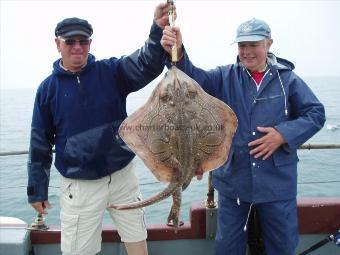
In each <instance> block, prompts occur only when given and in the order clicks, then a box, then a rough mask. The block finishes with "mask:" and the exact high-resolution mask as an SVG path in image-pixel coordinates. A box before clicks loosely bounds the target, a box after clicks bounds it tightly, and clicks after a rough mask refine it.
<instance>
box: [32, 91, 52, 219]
mask: <svg viewBox="0 0 340 255" xmlns="http://www.w3.org/2000/svg"><path fill="white" fill-rule="evenodd" d="M49 112H50V111H49V110H48V107H47V105H46V103H45V102H44V99H43V97H42V95H41V87H40V88H39V90H38V93H37V96H36V99H35V103H34V109H33V117H32V129H31V137H30V149H29V158H28V163H27V172H28V185H27V196H28V202H29V203H31V205H32V207H33V208H34V209H35V210H37V211H38V212H39V213H46V211H45V210H44V209H45V208H49V207H50V204H49V202H48V185H49V177H50V168H51V164H52V158H53V157H52V147H53V144H54V129H53V126H52V124H51V123H52V120H51V118H52V117H51V115H50V114H49Z"/></svg>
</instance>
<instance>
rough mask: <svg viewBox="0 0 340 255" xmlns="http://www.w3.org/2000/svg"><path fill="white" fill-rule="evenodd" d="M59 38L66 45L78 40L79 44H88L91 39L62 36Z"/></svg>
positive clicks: (73, 43) (71, 44)
mask: <svg viewBox="0 0 340 255" xmlns="http://www.w3.org/2000/svg"><path fill="white" fill-rule="evenodd" d="M60 40H62V41H63V42H64V43H65V44H66V45H70V46H73V45H75V44H76V43H77V42H79V44H80V45H89V44H90V41H91V39H80V40H76V39H65V38H62V37H60Z"/></svg>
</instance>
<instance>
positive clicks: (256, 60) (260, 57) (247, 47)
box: [238, 39, 273, 71]
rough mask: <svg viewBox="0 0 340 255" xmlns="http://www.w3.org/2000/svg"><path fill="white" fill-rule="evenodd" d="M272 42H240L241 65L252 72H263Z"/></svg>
mask: <svg viewBox="0 0 340 255" xmlns="http://www.w3.org/2000/svg"><path fill="white" fill-rule="evenodd" d="M272 42H273V41H272V40H271V39H266V40H262V41H257V42H239V43H238V54H239V58H240V61H241V63H242V64H243V65H244V66H245V67H246V68H247V69H249V70H250V71H263V69H264V68H265V66H266V59H267V53H268V51H269V48H270V46H271V44H272Z"/></svg>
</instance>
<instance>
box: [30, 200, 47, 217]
mask: <svg viewBox="0 0 340 255" xmlns="http://www.w3.org/2000/svg"><path fill="white" fill-rule="evenodd" d="M31 206H32V207H33V208H34V209H35V210H36V211H37V212H38V213H41V214H47V213H48V212H47V211H46V210H45V209H46V208H47V209H50V208H51V207H52V206H51V204H50V203H49V202H48V201H47V200H46V201H44V202H34V203H32V204H31Z"/></svg>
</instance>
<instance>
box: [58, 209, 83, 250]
mask: <svg viewBox="0 0 340 255" xmlns="http://www.w3.org/2000/svg"><path fill="white" fill-rule="evenodd" d="M60 219H61V251H62V252H63V253H67V254H69V253H70V254H71V253H72V252H75V251H76V250H77V234H78V222H79V215H71V214H66V213H64V212H60Z"/></svg>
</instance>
